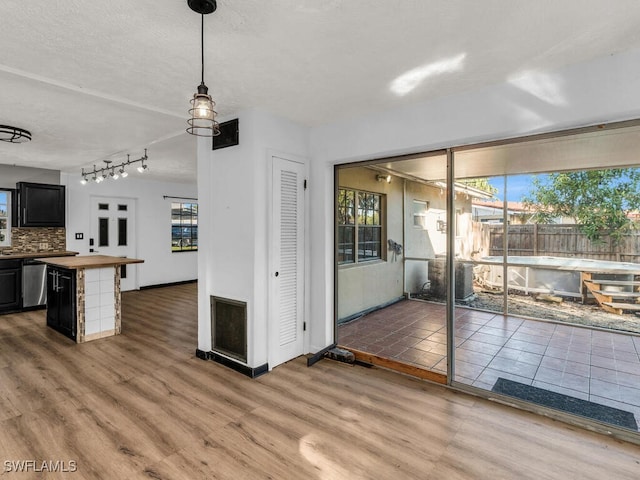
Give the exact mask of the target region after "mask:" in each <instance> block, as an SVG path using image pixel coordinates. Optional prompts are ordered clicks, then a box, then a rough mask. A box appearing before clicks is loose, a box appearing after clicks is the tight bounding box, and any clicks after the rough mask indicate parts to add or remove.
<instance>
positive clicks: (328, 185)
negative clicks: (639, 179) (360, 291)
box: [310, 51, 640, 351]
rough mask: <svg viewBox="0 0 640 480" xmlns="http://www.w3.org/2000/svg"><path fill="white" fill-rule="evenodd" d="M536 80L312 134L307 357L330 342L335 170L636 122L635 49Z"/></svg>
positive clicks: (639, 64)
mask: <svg viewBox="0 0 640 480" xmlns="http://www.w3.org/2000/svg"><path fill="white" fill-rule="evenodd" d="M513 73H516V72H513ZM537 75H538V77H537V80H536V81H534V82H533V83H532V88H530V89H529V91H525V90H523V89H521V88H518V87H517V86H515V85H514V84H511V83H508V82H507V81H505V83H501V84H497V85H493V86H490V87H487V88H483V89H479V90H475V91H469V92H466V93H462V94H459V95H454V96H450V97H445V98H440V99H436V100H433V101H430V102H426V103H420V104H415V105H412V106H410V107H405V108H400V109H397V110H394V111H389V112H384V113H380V112H377V113H376V114H375V115H370V116H367V117H363V118H358V119H351V120H347V121H343V122H336V123H333V124H330V125H326V126H322V127H319V128H314V129H312V130H311V143H310V152H311V157H312V161H311V173H310V179H311V180H310V181H311V185H312V189H311V192H310V195H311V202H312V205H313V208H312V209H311V222H310V224H311V231H310V234H311V238H312V239H313V242H312V244H311V246H310V248H311V275H312V277H311V284H310V290H311V292H312V293H311V312H312V313H311V315H312V316H311V350H312V351H315V350H318V349H320V348H322V347H324V346H325V345H327V344H328V343H331V341H332V340H333V322H334V319H333V317H334V299H333V283H334V267H333V258H334V257H333V248H334V246H333V238H334V237H333V235H334V232H333V229H334V227H333V166H334V165H336V164H340V163H347V162H352V161H357V160H370V159H375V158H384V157H388V156H392V155H397V154H406V153H415V152H423V151H429V150H434V149H437V148H442V147H450V146H456V145H462V144H468V143H475V142H479V141H484V140H492V139H502V138H507V137H515V136H521V135H525V134H531V133H535V132H540V131H554V130H560V129H564V128H569V127H578V126H583V125H590V124H596V123H601V122H611V121H618V120H625V119H631V118H638V117H640V89H639V88H638V84H639V82H638V79H640V51H632V52H627V53H623V54H618V55H611V56H608V57H605V58H602V59H599V60H596V61H593V62H589V63H586V64H578V65H573V66H570V67H567V68H564V69H562V70H560V71H557V72H553V73H545V72H537ZM532 78H534V76H532ZM541 85H543V86H544V87H545V88H544V89H543V90H542V91H540V90H537V89H536V87H539V86H541ZM381 88H385V86H384V85H381ZM409 95H410V94H409Z"/></svg>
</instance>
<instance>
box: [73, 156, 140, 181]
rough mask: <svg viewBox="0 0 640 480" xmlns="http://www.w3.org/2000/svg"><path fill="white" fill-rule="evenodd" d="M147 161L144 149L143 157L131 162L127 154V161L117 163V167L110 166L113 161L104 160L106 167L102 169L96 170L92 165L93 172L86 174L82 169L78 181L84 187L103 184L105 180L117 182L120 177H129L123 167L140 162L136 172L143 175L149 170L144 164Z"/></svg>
mask: <svg viewBox="0 0 640 480" xmlns="http://www.w3.org/2000/svg"><path fill="white" fill-rule="evenodd" d="M148 159H149V157H148V156H147V149H146V148H145V149H144V155H143V156H142V157H140V158H138V159H136V160H131V158H130V156H129V155H128V154H127V161H126V162H122V163H119V164H117V165H111V164H112V163H113V160H104V163H105V164H106V165H105V166H104V167H102V168H98V167H96V166H95V165H94V166H93V170H89V171H87V172H85V170H84V168H83V169H82V173H81V174H80V176H81V177H82V179H81V180H80V183H81V184H82V185H86V184H87V183H89V182H94V183H100V182H103V181H104V180H105V178H110V179H112V180H118V178H120V177H122V178H127V177H128V176H129V172H127V171H126V170H125V167H128V166H129V165H133V164H135V163H138V162H140V166H138V168H137V170H138V171H139V172H140V173H144V172H146V171H148V168H149V165H148V164H145V163H144V162H145V161H146V160H148ZM92 175H93V177H92Z"/></svg>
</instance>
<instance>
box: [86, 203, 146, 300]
mask: <svg viewBox="0 0 640 480" xmlns="http://www.w3.org/2000/svg"><path fill="white" fill-rule="evenodd" d="M135 206H136V201H135V200H134V199H131V198H112V197H91V237H90V239H89V251H90V252H91V253H94V254H96V255H112V256H114V257H128V258H135V256H136V242H135V240H136V236H135V210H136V208H135ZM121 269H122V270H121V280H120V288H121V289H122V291H126V290H135V289H137V288H138V283H137V281H138V280H137V269H138V267H137V266H136V265H123V266H122V267H121Z"/></svg>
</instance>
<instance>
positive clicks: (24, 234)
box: [1, 227, 67, 253]
mask: <svg viewBox="0 0 640 480" xmlns="http://www.w3.org/2000/svg"><path fill="white" fill-rule="evenodd" d="M66 249H67V239H66V229H65V228H64V227H13V228H12V229H11V246H10V247H6V248H2V249H1V250H2V251H4V252H9V253H38V252H62V251H64V250H66Z"/></svg>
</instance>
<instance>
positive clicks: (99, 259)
mask: <svg viewBox="0 0 640 480" xmlns="http://www.w3.org/2000/svg"><path fill="white" fill-rule="evenodd" d="M36 260H38V261H39V262H42V263H46V264H48V265H56V266H58V267H62V268H69V269H72V270H77V269H80V268H104V267H113V266H116V265H125V264H129V263H143V262H144V260H140V259H138V258H123V257H112V256H109V255H79V256H77V257H53V258H51V257H47V258H36Z"/></svg>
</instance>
